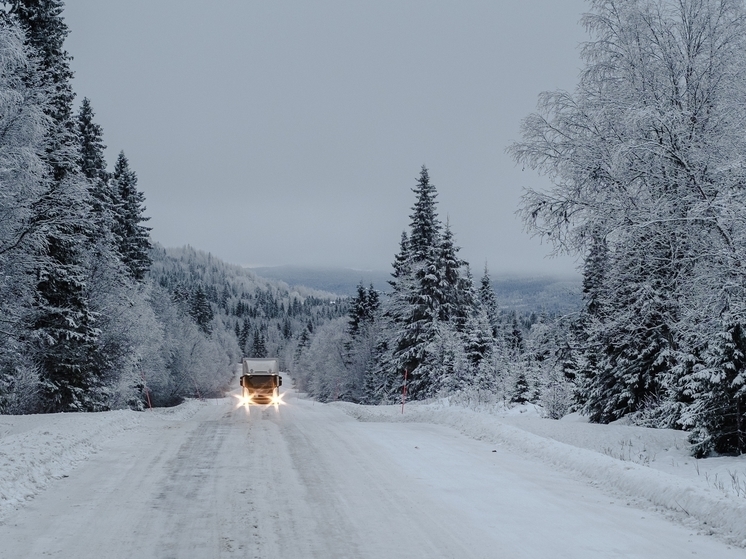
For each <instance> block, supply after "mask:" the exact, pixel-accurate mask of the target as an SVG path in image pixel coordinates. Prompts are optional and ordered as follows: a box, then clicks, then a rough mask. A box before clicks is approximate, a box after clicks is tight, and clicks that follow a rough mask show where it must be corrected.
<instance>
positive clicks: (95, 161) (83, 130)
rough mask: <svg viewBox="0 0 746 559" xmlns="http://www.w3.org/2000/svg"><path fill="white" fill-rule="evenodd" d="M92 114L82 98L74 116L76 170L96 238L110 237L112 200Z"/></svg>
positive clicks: (100, 137) (98, 128)
mask: <svg viewBox="0 0 746 559" xmlns="http://www.w3.org/2000/svg"><path fill="white" fill-rule="evenodd" d="M94 117H95V114H94V112H93V108H92V107H91V102H90V101H89V100H88V98H84V99H83V102H82V104H81V106H80V111H79V112H78V114H77V117H76V118H77V125H78V130H77V132H78V140H79V142H80V161H79V165H80V170H81V172H82V173H83V175H84V176H85V177H86V178H87V179H88V181H89V184H90V187H89V188H90V192H91V202H92V203H91V206H92V210H93V214H94V219H95V221H96V225H97V227H96V229H97V232H96V235H97V237H101V235H102V233H105V234H106V235H107V236H109V235H110V233H111V229H112V228H113V222H112V220H113V213H114V206H115V200H114V198H113V195H112V191H111V188H110V187H109V178H110V175H109V173H108V172H107V170H106V159H105V158H104V150H105V149H106V146H105V145H104V142H103V129H102V128H101V126H100V125H98V124H97V123H96V122H95V121H94Z"/></svg>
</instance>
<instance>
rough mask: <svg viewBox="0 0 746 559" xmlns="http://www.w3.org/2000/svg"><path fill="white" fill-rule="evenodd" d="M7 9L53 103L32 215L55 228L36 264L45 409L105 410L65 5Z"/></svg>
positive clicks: (36, 323)
mask: <svg viewBox="0 0 746 559" xmlns="http://www.w3.org/2000/svg"><path fill="white" fill-rule="evenodd" d="M5 5H6V6H9V8H10V9H9V11H8V15H7V16H6V17H11V18H15V19H16V20H17V21H18V22H19V23H20V25H21V27H22V28H23V29H24V31H25V32H26V38H27V43H28V46H29V47H30V48H31V49H32V51H33V52H34V54H35V55H36V60H37V69H38V71H37V72H34V73H33V74H31V73H29V74H27V81H28V82H29V83H34V84H38V86H39V87H40V88H42V89H43V90H45V91H46V95H47V96H48V99H49V104H48V105H47V110H46V114H47V116H48V117H49V119H50V126H49V128H48V132H47V137H46V141H45V146H46V149H45V152H44V154H43V156H44V159H45V161H46V163H47V165H48V167H49V180H48V181H47V183H46V184H45V187H46V192H45V194H44V195H43V196H42V197H41V199H40V200H39V202H38V203H37V204H36V205H35V207H34V212H35V218H34V219H36V220H38V221H40V222H45V221H49V222H50V226H49V227H47V228H46V231H47V238H46V240H45V244H46V251H45V252H44V253H42V254H40V255H39V257H38V268H37V270H36V278H37V284H36V292H37V293H36V297H35V303H34V307H35V309H34V313H35V317H34V320H33V329H34V331H35V332H34V335H33V336H32V338H33V339H34V340H36V348H35V359H36V361H37V363H39V365H40V368H41V377H42V393H43V401H44V402H45V404H46V406H47V408H46V409H47V410H48V411H62V410H89V409H102V408H104V407H105V406H106V398H107V395H106V390H105V388H104V387H103V383H102V379H101V378H100V374H101V371H100V370H97V369H96V360H95V358H94V355H95V352H96V345H97V340H98V337H99V333H100V332H99V330H98V329H97V328H96V326H95V322H96V317H95V315H94V313H93V312H92V311H91V309H90V305H89V301H88V297H87V293H86V281H87V276H88V273H87V268H86V267H87V265H88V262H89V258H88V253H87V245H88V243H87V240H88V239H90V238H91V237H92V231H91V227H90V211H91V208H90V197H89V192H88V189H87V187H86V184H85V180H84V179H83V177H82V175H81V173H80V170H79V145H78V140H77V134H76V124H75V121H74V119H73V116H72V114H73V108H72V101H73V98H74V94H73V92H72V86H71V83H70V80H71V78H72V71H71V70H70V57H69V55H68V54H67V52H66V51H65V50H64V41H65V38H66V37H67V34H68V29H67V26H66V25H65V23H64V21H63V18H62V8H63V3H62V2H61V0H12V1H9V2H5Z"/></svg>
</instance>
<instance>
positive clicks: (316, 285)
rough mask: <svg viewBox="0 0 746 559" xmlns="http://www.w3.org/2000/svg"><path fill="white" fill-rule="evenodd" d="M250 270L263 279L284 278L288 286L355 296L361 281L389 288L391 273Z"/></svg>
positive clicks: (296, 268) (283, 268) (300, 268)
mask: <svg viewBox="0 0 746 559" xmlns="http://www.w3.org/2000/svg"><path fill="white" fill-rule="evenodd" d="M251 271H253V272H255V273H256V274H257V275H258V276H261V277H263V278H268V279H274V280H280V281H284V282H285V283H287V284H288V285H290V286H305V287H309V288H312V289H318V290H320V291H326V292H328V293H334V294H336V295H346V296H353V295H355V293H356V292H357V289H356V287H357V285H358V284H359V283H360V282H361V281H362V282H363V285H365V286H366V287H367V286H368V285H370V284H371V283H372V284H373V287H375V288H376V289H377V290H378V291H389V290H390V289H391V286H390V285H389V284H388V280H390V279H391V274H390V272H381V271H370V270H352V269H349V268H315V267H303V266H273V267H264V268H251Z"/></svg>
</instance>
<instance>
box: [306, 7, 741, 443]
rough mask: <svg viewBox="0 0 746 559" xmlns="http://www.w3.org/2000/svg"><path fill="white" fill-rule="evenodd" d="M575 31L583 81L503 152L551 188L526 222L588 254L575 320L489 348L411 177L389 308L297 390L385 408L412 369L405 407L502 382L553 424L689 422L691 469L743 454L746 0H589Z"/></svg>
mask: <svg viewBox="0 0 746 559" xmlns="http://www.w3.org/2000/svg"><path fill="white" fill-rule="evenodd" d="M583 23H584V25H585V26H586V28H587V29H588V31H589V33H590V36H591V38H590V40H589V41H588V42H587V43H585V44H584V45H583V47H582V57H583V60H584V63H585V66H584V68H583V71H582V73H581V75H580V80H579V83H578V85H577V88H576V89H575V91H574V92H572V93H571V92H566V91H556V92H549V93H544V94H542V95H541V96H540V99H539V108H538V111H537V113H535V114H532V115H530V116H529V117H528V118H526V119H525V120H524V122H523V126H522V140H521V141H519V142H516V143H515V144H514V145H513V146H512V147H511V148H510V151H511V153H512V155H513V156H514V158H515V160H516V161H517V162H518V163H519V164H521V165H524V166H526V167H529V168H532V169H535V170H538V171H540V172H541V173H543V174H545V175H546V176H547V177H548V178H549V180H550V181H551V183H552V184H553V187H552V188H550V189H548V190H528V191H527V192H526V194H525V195H524V198H523V202H522V206H521V211H522V213H523V217H524V220H525V222H526V224H527V225H528V227H529V228H530V229H532V230H533V231H534V232H535V233H536V234H537V235H539V236H541V237H543V238H545V239H546V240H548V241H549V242H551V243H553V244H554V247H555V248H556V251H557V252H558V253H568V254H573V255H578V256H580V257H581V258H582V259H583V261H584V265H583V274H584V281H583V294H584V300H583V311H582V312H581V313H580V314H579V315H576V316H571V317H566V318H563V319H559V320H543V321H542V324H537V325H534V327H532V328H531V330H530V331H529V334H530V335H529V339H533V340H534V342H533V343H536V344H537V345H536V347H534V348H532V349H530V350H529V351H528V355H529V357H528V358H521V359H515V360H514V357H513V356H514V352H520V351H519V350H518V349H517V348H518V347H520V344H519V342H518V338H517V336H516V337H514V338H513V339H511V337H510V336H506V335H505V332H506V331H508V330H510V328H509V327H508V328H507V329H506V328H505V324H503V325H502V326H501V327H500V328H501V329H502V331H503V334H498V335H497V336H496V335H495V333H496V331H497V329H498V326H499V324H498V322H499V321H496V320H495V319H494V317H493V316H492V315H491V313H494V311H493V310H492V309H491V306H490V305H491V303H490V302H489V297H490V295H489V293H487V292H485V293H482V291H481V290H480V291H478V295H477V296H475V291H474V290H473V288H472V287H471V283H472V282H471V281H470V280H469V275H468V272H464V270H465V267H464V264H463V262H461V261H459V260H458V258H456V256H455V254H456V253H455V250H454V248H453V245H452V238H451V233H450V231H449V228H448V227H447V226H446V227H445V228H442V227H441V226H440V225H439V223H438V222H437V220H434V219H432V217H431V216H433V215H434V212H433V211H432V209H431V207H432V200H433V198H434V191H431V192H432V194H427V192H428V189H429V188H430V187H429V186H428V178H427V174H426V173H425V172H424V171H423V175H422V176H421V177H420V182H419V184H418V188H417V190H416V192H417V202H416V205H415V207H414V213H413V214H412V224H411V231H410V234H409V235H408V236H405V237H403V238H402V245H401V250H400V253H399V255H397V257H396V261H395V262H394V272H393V280H392V286H393V288H394V291H393V294H392V296H391V297H390V298H388V299H386V300H384V301H382V302H381V304H380V305H378V310H375V311H372V313H368V311H365V312H362V311H360V312H361V313H362V314H361V317H365V318H361V319H358V318H356V317H355V316H353V318H352V320H353V322H352V324H354V325H355V326H354V327H353V326H348V327H347V330H346V331H344V327H343V325H342V323H341V322H340V323H339V324H337V326H336V329H334V330H332V325H329V326H328V327H327V329H328V331H326V332H325V336H324V338H321V341H319V342H318V345H319V346H322V345H324V346H328V350H327V351H323V350H321V349H320V348H318V349H314V343H316V340H314V341H313V342H312V344H311V347H310V348H309V353H308V356H307V357H306V359H307V360H308V363H307V373H306V374H307V378H306V379H305V381H304V382H305V383H306V385H307V388H308V389H309V390H310V391H311V392H312V393H314V394H316V395H317V396H319V397H322V398H329V397H345V398H349V399H352V400H356V401H361V402H377V401H391V399H392V398H394V397H395V395H396V394H397V393H399V392H400V389H401V385H402V381H403V376H404V373H405V371H406V372H407V373H408V375H409V378H410V384H409V387H410V397H413V398H426V397H429V396H433V395H436V394H439V393H448V391H453V390H457V391H463V389H464V387H484V388H485V389H487V390H490V391H493V390H495V384H496V383H497V384H498V385H499V383H500V382H502V380H501V379H506V378H507V379H511V382H512V383H513V393H515V392H516V391H517V387H519V386H528V390H527V391H523V392H524V393H528V394H529V396H528V398H529V399H530V400H532V401H540V400H541V401H544V402H547V403H548V402H550V401H551V402H553V404H552V405H553V406H554V407H555V409H554V410H550V414H551V415H554V416H556V415H560V414H561V413H562V412H563V410H568V409H577V410H580V411H581V412H582V413H584V414H586V415H587V416H589V417H590V419H591V420H592V421H595V422H600V423H608V422H611V421H614V420H617V419H620V418H622V417H625V418H627V419H628V420H631V421H633V422H635V423H637V424H641V425H647V426H651V427H669V428H678V429H686V430H689V431H690V432H691V435H690V438H689V440H690V442H691V444H692V452H693V454H694V455H695V456H706V455H708V454H710V453H713V452H716V453H742V452H746V272H745V270H746V266H745V265H744V263H746V162H745V160H744V153H746V134H744V130H746V71H744V70H746V67H745V65H746V8H745V7H744V2H743V1H742V0H680V1H679V0H677V1H673V0H597V1H594V2H591V11H590V13H588V14H586V15H585V16H584V17H583ZM366 293H367V292H366ZM370 295H371V294H370V293H367V295H366V296H365V297H367V300H368V301H369V302H370V300H371V297H370ZM365 297H364V296H363V294H362V293H361V294H360V295H359V296H358V298H357V302H356V305H357V306H362V307H364V306H365V304H366V303H365V302H364V300H365ZM372 306H373V307H376V305H375V304H373V305H372ZM360 323H362V326H361V325H360ZM367 325H371V326H370V330H367V328H368V326H367ZM490 329H492V330H491V331H490ZM524 333H525V332H524ZM542 337H543V338H545V340H544V341H541V338H542ZM524 341H525V340H524ZM332 348H341V349H337V350H336V352H335V351H331V349H332ZM312 352H315V353H312ZM524 355H525V353H524ZM317 362H320V363H323V366H321V367H320V366H318V365H316V363H317ZM532 363H533V364H541V366H540V367H539V369H540V370H541V371H543V372H542V374H539V375H535V374H534V375H533V377H534V379H533V380H532V378H531V377H532V374H531V370H532V369H533V370H534V371H535V368H534V366H533V365H532ZM549 363H551V365H549ZM493 364H494V365H493ZM343 371H346V372H344V373H343ZM510 371H513V372H512V373H511V372H510ZM524 377H525V379H524ZM537 379H538V382H537ZM524 380H525V382H524ZM532 382H533V385H532ZM330 386H333V387H334V388H333V389H331V388H330ZM501 390H503V389H501V388H498V389H497V391H498V393H499V391H501ZM444 391H445V392H444Z"/></svg>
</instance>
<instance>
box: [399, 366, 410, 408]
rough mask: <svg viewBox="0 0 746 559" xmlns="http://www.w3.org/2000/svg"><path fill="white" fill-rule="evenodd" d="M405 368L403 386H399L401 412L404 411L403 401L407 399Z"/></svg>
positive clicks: (405, 370)
mask: <svg viewBox="0 0 746 559" xmlns="http://www.w3.org/2000/svg"><path fill="white" fill-rule="evenodd" d="M408 372H409V371H407V369H404V386H402V387H401V412H402V413H404V403H405V402H406V401H407V373H408Z"/></svg>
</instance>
